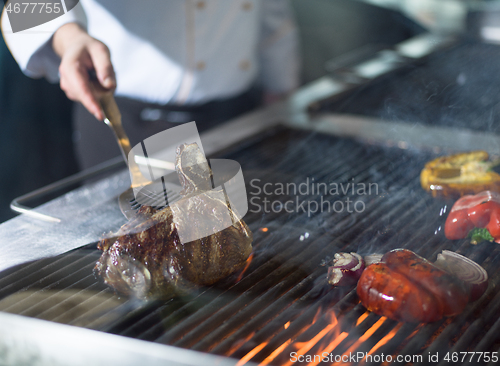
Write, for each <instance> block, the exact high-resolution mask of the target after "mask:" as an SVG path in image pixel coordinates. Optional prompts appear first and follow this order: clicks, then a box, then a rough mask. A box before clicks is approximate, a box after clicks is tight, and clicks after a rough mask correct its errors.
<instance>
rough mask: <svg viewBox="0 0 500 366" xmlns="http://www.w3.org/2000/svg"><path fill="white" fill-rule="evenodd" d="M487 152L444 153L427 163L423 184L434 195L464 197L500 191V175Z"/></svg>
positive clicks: (421, 175)
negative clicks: (494, 168)
mask: <svg viewBox="0 0 500 366" xmlns="http://www.w3.org/2000/svg"><path fill="white" fill-rule="evenodd" d="M488 158H489V156H488V153H487V152H486V151H471V152H467V153H460V154H455V155H450V156H441V157H439V158H437V159H434V160H432V161H430V162H428V163H427V164H425V167H424V169H423V170H422V172H421V173H420V184H421V185H422V188H424V189H425V190H426V191H429V192H431V193H432V195H433V196H434V197H438V196H439V197H460V196H463V195H465V194H476V193H479V192H481V191H485V190H491V191H496V192H500V175H499V174H497V173H496V172H494V171H492V170H491V168H492V167H493V166H495V165H497V164H498V161H488Z"/></svg>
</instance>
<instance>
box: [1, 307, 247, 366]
mask: <svg viewBox="0 0 500 366" xmlns="http://www.w3.org/2000/svg"><path fill="white" fill-rule="evenodd" d="M0 324H1V327H2V329H4V330H5V329H8V330H9V331H8V332H5V331H2V332H0V365H16V366H22V365H29V366H43V365H50V366H59V365H60V366H63V365H64V366H77V365H78V366H79V365H93V366H98V365H103V366H109V365H120V366H127V365H148V366H154V365H169V366H200V365H208V364H211V365H220V366H234V365H236V364H237V363H238V360H234V359H230V358H227V357H221V356H215V355H210V354H206V353H201V352H196V351H191V350H187V349H183V348H178V347H172V346H167V345H162V344H157V343H153V342H146V341H141V340H137V339H132V338H127V337H121V336H117V335H113V334H107V333H103V332H98V331H94V330H90V329H84V328H78V327H71V326H67V325H63V324H57V323H53V322H48V321H45V320H39V319H33V318H27V317H23V316H19V315H14V314H8V313H1V312H0ZM250 365H251V364H250Z"/></svg>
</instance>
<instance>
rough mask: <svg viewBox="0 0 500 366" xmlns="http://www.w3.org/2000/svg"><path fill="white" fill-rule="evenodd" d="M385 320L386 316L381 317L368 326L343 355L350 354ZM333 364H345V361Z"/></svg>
mask: <svg viewBox="0 0 500 366" xmlns="http://www.w3.org/2000/svg"><path fill="white" fill-rule="evenodd" d="M386 320H387V318H386V317H385V316H383V317H381V318H380V319H379V320H378V321H377V322H376V323H375V324H373V325H372V326H371V327H370V328H368V329H367V331H366V332H365V333H364V334H363V335H362V336H361V337H360V338H359V339H358V340H357V341H356V342H354V344H353V345H352V346H351V347H349V349H348V350H347V351H345V352H344V353H343V356H345V355H349V354H352V352H353V351H355V350H356V348H358V346H359V345H360V344H362V343H364V342H365V341H366V340H367V339H368V338H370V337H371V336H372V335H373V333H375V332H376V331H377V329H378V328H380V326H381V325H382V324H384V322H385V321H386ZM334 365H345V362H341V363H338V362H337V363H335V364H334Z"/></svg>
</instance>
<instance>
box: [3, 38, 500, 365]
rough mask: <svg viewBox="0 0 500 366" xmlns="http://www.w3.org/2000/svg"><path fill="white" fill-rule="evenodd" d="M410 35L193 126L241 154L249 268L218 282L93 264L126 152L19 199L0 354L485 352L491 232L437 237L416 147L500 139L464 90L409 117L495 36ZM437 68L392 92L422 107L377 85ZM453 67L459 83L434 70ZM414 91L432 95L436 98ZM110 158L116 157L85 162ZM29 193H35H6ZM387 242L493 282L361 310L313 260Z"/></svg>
mask: <svg viewBox="0 0 500 366" xmlns="http://www.w3.org/2000/svg"><path fill="white" fill-rule="evenodd" d="M412 42H414V43H405V44H401V45H399V46H398V47H396V48H394V49H391V50H387V52H392V54H393V56H398V57H399V59H398V58H395V57H389V58H388V57H387V55H388V53H387V52H385V53H384V54H383V55H381V54H380V53H376V54H374V55H373V58H372V59H370V60H368V61H366V60H364V61H363V65H365V66H364V68H363V67H362V66H363V65H353V67H352V68H349V70H348V72H352V73H354V72H358V73H359V75H357V76H360V75H361V74H360V73H361V72H362V70H365V71H366V70H367V69H368V68H367V66H366V65H382V66H384V67H379V68H376V67H372V68H371V70H383V72H382V71H380V72H378V71H377V72H374V73H372V74H367V73H365V74H364V76H363V78H357V79H356V80H358V82H356V83H354V84H353V83H352V82H346V80H345V72H346V70H345V69H344V71H343V76H342V77H336V75H334V74H333V75H329V76H327V77H325V78H323V79H321V80H318V81H316V82H313V83H312V84H310V85H308V86H306V87H304V88H303V89H302V90H300V91H299V92H298V93H297V94H296V95H295V96H294V97H293V98H291V100H290V101H289V103H290V104H289V105H287V104H278V105H275V106H273V107H270V108H268V109H265V110H261V111H257V112H255V113H253V114H250V115H247V116H244V117H242V118H240V119H237V120H235V121H232V122H230V123H228V124H227V125H224V126H221V127H219V128H218V129H217V130H213V131H209V132H207V133H206V134H203V135H202V142H203V145H204V148H205V152H206V153H207V154H208V155H209V156H210V157H223V158H227V159H233V160H235V161H238V162H239V163H240V164H241V166H242V171H243V174H244V177H245V182H246V184H247V194H248V198H249V213H248V214H247V215H246V216H245V221H246V222H247V224H248V225H249V226H250V228H251V230H252V231H253V233H254V242H253V248H254V250H253V254H252V256H251V257H250V258H249V260H248V261H247V265H246V266H245V268H244V269H243V270H241V271H239V272H237V273H234V274H233V275H231V276H229V277H228V278H226V279H224V280H222V281H220V282H219V283H217V284H216V285H213V286H210V287H206V288H200V289H198V290H196V291H194V292H190V293H184V294H182V295H179V296H177V297H175V298H173V299H171V300H168V301H159V300H157V301H150V302H144V301H140V300H137V299H127V298H123V297H119V296H118V295H116V294H115V293H114V292H113V290H112V289H110V288H108V287H107V286H105V285H104V284H103V283H101V282H100V280H99V279H98V278H97V277H95V276H94V274H93V267H94V264H95V262H96V260H97V259H98V257H99V256H100V252H99V251H98V250H97V248H96V243H95V242H96V241H97V240H98V238H99V235H100V234H101V233H102V232H103V231H107V230H108V231H109V230H112V229H116V228H118V227H119V225H121V224H122V223H123V222H124V219H123V217H122V216H121V213H120V211H119V208H118V204H117V196H118V195H119V194H120V193H121V192H122V191H123V190H125V189H126V188H127V187H128V186H129V185H130V182H129V180H128V178H127V172H126V171H123V170H122V171H119V172H117V173H113V174H112V175H110V176H107V177H105V178H102V179H99V180H97V181H93V182H88V181H87V182H86V183H85V184H84V185H83V186H81V187H80V188H77V189H75V190H72V191H71V192H69V193H67V194H64V195H61V196H60V197H58V198H56V199H54V200H52V201H50V202H48V203H46V204H44V205H42V206H40V207H39V208H37V209H36V212H37V213H38V214H43V215H47V216H51V217H56V218H59V219H60V220H61V222H60V223H58V224H54V223H46V222H42V221H39V220H38V219H37V218H34V217H30V216H27V215H23V216H21V217H18V218H16V219H14V220H11V221H9V222H7V223H4V224H2V225H1V226H0V232H1V235H0V237H1V238H2V240H1V242H0V245H1V246H2V253H5V256H4V258H3V259H1V262H0V263H1V266H2V268H3V269H4V271H3V272H2V273H1V275H0V310H1V311H2V312H1V313H0V324H1V327H2V329H9V330H10V329H12V331H4V332H2V333H1V334H0V349H2V350H5V352H3V354H4V356H0V357H4V360H7V361H9V360H21V362H26V363H30V362H31V363H30V364H33V363H34V362H35V361H36V362H39V363H40V364H43V362H45V363H52V364H55V363H61V364H71V363H73V364H78V363H80V362H86V363H88V362H92V363H93V364H105V363H109V362H110V360H111V361H113V362H115V363H116V361H117V360H119V362H122V363H123V364H134V363H138V362H143V363H144V362H146V363H148V364H155V362H156V363H158V364H160V362H166V361H168V362H170V363H169V364H179V365H200V364H213V365H215V364H220V365H243V364H248V365H251V364H263V365H292V364H300V365H318V364H366V365H379V364H391V365H392V364H396V365H398V364H399V365H405V364H413V365H428V364H436V365H445V364H446V365H448V364H467V363H470V364H480V363H481V362H483V363H486V364H491V365H493V364H496V363H497V359H496V358H495V355H496V356H498V352H499V351H500V332H499V330H500V320H499V319H498V314H499V311H500V292H499V290H498V288H499V284H500V271H499V270H498V268H500V266H499V262H500V249H499V246H498V245H497V244H495V243H482V244H480V245H477V246H472V245H470V244H469V243H468V241H467V240H460V241H450V240H447V239H446V238H445V237H444V234H443V225H444V220H445V218H446V213H447V212H448V211H449V209H450V207H451V205H452V204H453V201H448V200H443V199H435V198H432V197H431V196H430V195H429V194H427V193H426V192H425V191H423V190H422V189H421V187H420V185H419V174H420V171H421V169H422V167H423V165H424V164H425V162H426V161H428V160H430V159H432V158H434V157H436V156H438V155H440V154H443V153H449V152H454V151H462V150H471V149H476V148H482V149H486V150H488V151H489V152H490V153H491V154H499V153H500V151H499V150H500V144H499V143H498V141H499V140H498V137H497V135H494V134H492V133H491V132H492V129H491V121H494V120H495V116H494V115H492V117H491V119H488V118H485V116H484V115H477V113H483V112H484V111H477V105H476V104H475V103H474V101H471V102H470V105H464V104H461V105H460V108H462V109H463V110H465V112H464V113H461V114H460V116H462V117H463V120H462V121H461V122H459V123H458V126H459V127H461V128H459V129H456V128H453V129H451V128H450V126H451V125H453V126H454V127H455V125H454V124H453V123H451V122H450V119H447V118H442V119H439V120H436V119H433V118H431V117H429V118H427V119H425V118H421V117H422V116H425V115H426V113H429V116H432V114H431V113H434V114H433V115H434V116H436V115H443V113H439V112H442V110H443V109H446V108H449V102H450V101H449V100H448V99H446V98H447V97H446V96H445V94H444V93H443V94H440V93H442V92H443V89H446V88H451V89H453V92H454V94H453V95H454V96H455V97H456V99H457V100H456V101H454V102H453V105H457V103H460V100H461V98H462V97H463V96H461V95H460V93H459V92H460V90H459V86H460V81H458V82H457V77H458V78H460V75H461V73H463V74H464V75H465V77H466V78H470V80H472V81H471V83H473V84H474V83H476V82H478V83H479V82H480V81H478V79H480V77H479V78H478V76H477V74H474V72H472V71H473V70H472V71H471V70H469V69H464V68H467V66H468V65H470V64H468V63H465V64H460V63H452V62H450V60H453V59H454V58H456V59H458V60H462V59H463V57H462V56H461V55H463V54H469V52H470V51H471V49H472V50H475V51H474V52H484V53H485V54H488V55H492V56H491V57H494V55H500V50H499V49H498V48H497V47H494V46H488V45H481V44H466V43H463V42H459V43H453V42H452V41H450V39H447V38H435V37H434V36H431V35H423V36H419V38H418V39H416V40H413V41H412ZM415 45H416V46H415ZM419 45H420V46H419ZM412 47H413V48H412ZM440 48H444V49H443V50H441V51H439V53H436V54H435V55H434V53H433V52H434V51H436V49H440ZM408 50H413V51H412V52H414V53H413V57H411V52H410V51H408ZM394 60H397V62H395V61H394ZM450 65H451V66H453V65H455V66H456V67H457V69H456V70H455V71H453V70H450ZM457 65H458V66H457ZM443 68H445V69H446V70H447V74H444V73H443V71H442V69H443ZM422 70H424V71H422ZM370 75H371V76H370ZM437 76H439V77H442V79H441V80H436V77H437ZM425 77H427V78H429V81H427V80H426V79H425ZM495 77H496V76H495ZM462 79H463V78H462ZM350 80H352V79H350ZM432 80H434V81H435V82H436V86H435V89H436V90H435V93H436V96H435V97H434V96H432V95H431V96H427V95H422V96H419V97H418V98H415V100H405V102H404V103H403V107H404V108H406V109H408V110H415V109H417V110H419V111H420V112H421V113H420V115H418V121H417V122H419V123H415V120H408V119H407V118H402V115H400V114H399V113H400V112H401V113H402V110H398V111H397V112H398V113H396V112H393V113H392V114H388V113H389V112H387V111H388V109H387V108H386V107H387V103H388V102H387V100H388V96H391V97H390V98H389V100H390V103H394V105H399V106H401V101H399V104H397V102H398V100H397V98H398V97H401V93H404V91H405V90H406V92H407V93H408V94H411V91H407V90H408V89H411V88H412V87H415V88H417V87H418V84H419V83H426V82H430V81H432ZM450 80H451V81H450ZM453 80H454V81H455V83H458V84H457V85H458V86H457V85H455V84H450V85H449V86H448V85H447V84H446V83H448V82H449V83H451V82H452V81H453ZM459 80H461V79H459ZM466 80H467V79H466ZM463 82H464V83H466V82H468V81H463ZM415 83H416V84H417V86H415ZM474 85H475V84H474ZM495 87H496V85H494V86H492V88H495ZM478 88H479V86H478ZM426 90H427V89H426ZM426 97H428V99H432V98H434V99H432V103H431V104H429V103H426V102H425V100H426ZM466 97H467V98H468V97H469V96H467V95H466ZM440 98H441V100H440V101H436V99H440ZM467 100H469V99H467ZM360 101H362V102H360ZM485 103H486V107H491V106H492V105H494V106H496V103H497V102H495V101H494V100H493V99H491V100H487V101H486V102H485ZM488 103H489V104H488ZM439 105H440V106H441V110H439ZM490 109H491V108H490ZM389 110H392V111H393V110H394V109H389ZM436 110H437V112H436ZM446 111H447V109H446ZM452 111H454V110H453V109H452ZM334 112H342V113H349V114H350V115H344V114H343V115H339V114H337V113H334ZM469 112H470V113H469ZM384 113H387V114H384ZM467 113H469V114H467ZM474 113H476V114H474ZM407 116H412V114H411V113H408V114H407V115H405V117H407ZM447 116H449V117H451V116H453V114H451V113H450V114H448V115H447ZM381 118H383V119H384V120H382V119H381ZM469 119H474V122H473V124H472V125H471V124H468V123H466V122H467V121H468V120H469ZM437 122H439V123H437ZM494 131H495V130H493V132H494ZM219 136H224V139H225V141H224V146H222V145H221V141H220V138H219ZM111 166H112V167H115V168H116V167H117V166H118V163H117V162H114V163H113V164H111V165H109V164H108V165H107V166H105V167H101V168H100V169H97V170H98V171H99V172H100V171H101V170H104V171H107V170H108V169H110V167H111ZM77 178H78V179H77V180H81V179H83V178H85V177H81V176H79V177H77ZM65 183H68V184H69V183H74V181H73V180H71V179H70V180H69V181H68V182H65ZM325 187H327V188H325ZM38 193H46V192H37V194H38ZM27 198H32V197H31V196H29V197H23V198H22V199H21V200H18V202H17V203H16V205H17V206H19V205H20V202H21V203H23V204H24V201H25V200H26V199H27ZM72 212H73V213H74V212H76V213H77V215H71V213H72ZM74 216H77V217H74ZM57 225H58V226H57ZM89 243H90V244H89ZM20 245H22V246H24V247H26V248H27V249H26V250H23V256H22V257H21V256H20V255H19V254H18V251H15V250H14V249H13V248H14V247H16V246H20ZM28 248H29V249H30V250H28ZM75 248H76V249H75ZM393 248H407V249H410V250H413V251H415V252H416V253H418V254H420V255H422V256H423V257H425V258H428V259H430V260H435V259H436V256H437V254H438V253H439V252H441V251H442V250H444V249H448V250H452V251H456V252H458V253H461V254H463V255H465V256H467V257H469V258H471V259H473V260H474V261H476V262H477V263H479V264H480V265H482V266H483V267H484V268H485V269H486V270H487V272H488V274H489V277H490V283H489V287H488V289H487V291H486V293H485V294H484V295H483V296H482V297H481V298H480V299H479V300H478V301H476V302H474V303H471V304H469V305H468V306H467V307H466V309H465V311H464V312H463V313H462V314H460V315H457V316H455V317H452V318H446V319H443V320H441V321H438V322H435V323H431V324H411V323H398V322H396V321H392V320H389V319H386V318H385V317H380V316H378V315H376V314H373V313H370V312H368V311H367V310H366V309H365V308H364V307H363V306H362V305H361V304H360V303H359V299H358V297H357V295H356V289H355V286H351V287H344V288H331V287H330V286H328V285H327V284H326V279H325V278H326V267H325V265H324V264H325V263H326V261H327V260H328V259H329V258H331V257H332V256H333V254H334V253H336V252H340V251H344V252H351V251H352V252H357V253H359V254H361V255H367V254H371V253H384V252H386V251H388V250H390V249H393ZM70 249H71V250H70ZM61 253H62V254H61ZM41 256H43V257H45V258H43V259H38V258H40V257H41ZM26 261H29V262H27V263H26ZM13 265H14V266H13ZM33 318H37V319H33ZM40 319H41V320H40ZM68 325H73V327H70V326H68ZM84 328H87V329H84ZM45 335H46V336H45ZM52 337H54V338H52ZM58 345H60V347H58ZM108 346H109V348H108ZM61 348H62V349H61ZM466 352H469V353H466ZM472 352H475V353H472ZM479 355H481V357H482V358H481V362H479V361H478V360H479V358H478V357H479ZM486 355H488V357H485V356H486ZM488 358H489V359H488ZM0 360H1V361H4V360H3V359H1V358H0ZM138 360H142V361H138ZM0 363H1V362H0Z"/></svg>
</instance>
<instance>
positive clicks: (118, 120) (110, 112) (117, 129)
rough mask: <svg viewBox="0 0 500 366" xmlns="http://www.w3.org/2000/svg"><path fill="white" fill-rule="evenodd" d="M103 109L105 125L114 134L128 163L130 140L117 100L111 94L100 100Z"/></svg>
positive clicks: (106, 94)
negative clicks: (124, 127) (123, 124)
mask: <svg viewBox="0 0 500 366" xmlns="http://www.w3.org/2000/svg"><path fill="white" fill-rule="evenodd" d="M100 103H101V108H102V110H103V112H104V123H106V124H107V125H108V126H109V127H110V128H111V129H112V130H113V132H114V134H115V136H116V139H117V140H118V145H119V146H120V150H121V151H122V155H123V158H124V159H125V161H128V157H129V153H130V149H131V147H130V140H129V139H128V136H127V134H126V133H125V130H124V129H123V126H122V115H121V113H120V110H119V109H118V106H117V105H116V101H115V98H114V97H113V94H111V93H105V94H103V96H102V97H101V99H100Z"/></svg>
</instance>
